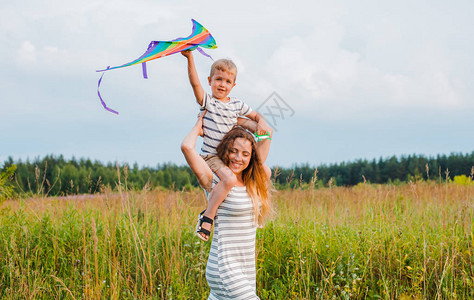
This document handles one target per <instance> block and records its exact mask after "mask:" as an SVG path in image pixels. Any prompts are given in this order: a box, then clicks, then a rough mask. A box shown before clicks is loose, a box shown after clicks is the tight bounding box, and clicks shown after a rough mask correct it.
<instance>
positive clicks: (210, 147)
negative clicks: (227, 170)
mask: <svg viewBox="0 0 474 300" xmlns="http://www.w3.org/2000/svg"><path fill="white" fill-rule="evenodd" d="M204 109H206V110H207V113H206V115H205V116H204V119H203V129H204V142H203V144H202V148H201V153H202V154H203V155H207V154H214V155H215V154H217V152H216V147H217V145H219V143H220V142H221V140H222V138H223V137H224V135H226V133H227V132H229V130H231V129H232V127H234V126H235V125H237V117H239V116H247V115H248V114H250V113H251V112H252V109H251V108H250V106H248V105H247V104H246V103H244V102H243V101H241V100H239V99H237V98H233V97H231V98H230V100H229V102H222V101H219V100H217V99H216V98H214V97H212V96H211V95H209V94H207V93H204V99H203V101H202V106H201V110H204Z"/></svg>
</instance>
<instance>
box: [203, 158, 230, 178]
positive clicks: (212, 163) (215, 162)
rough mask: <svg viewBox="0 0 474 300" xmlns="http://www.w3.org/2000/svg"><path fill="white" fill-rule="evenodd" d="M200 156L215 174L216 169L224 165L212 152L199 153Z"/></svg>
mask: <svg viewBox="0 0 474 300" xmlns="http://www.w3.org/2000/svg"><path fill="white" fill-rule="evenodd" d="M201 157H202V158H204V161H205V162H206V163H207V165H208V166H209V168H211V171H212V172H213V173H216V174H217V171H219V170H220V169H222V168H223V167H225V165H224V162H223V161H222V160H221V159H220V158H219V156H217V155H214V154H206V155H204V154H201Z"/></svg>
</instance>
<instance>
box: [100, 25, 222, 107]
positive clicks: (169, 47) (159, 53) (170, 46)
mask: <svg viewBox="0 0 474 300" xmlns="http://www.w3.org/2000/svg"><path fill="white" fill-rule="evenodd" d="M191 21H192V22H193V31H192V33H191V35H190V36H188V37H186V38H177V39H175V40H172V41H169V42H163V41H152V42H150V44H149V45H148V49H147V50H146V52H145V53H144V54H143V55H142V56H140V57H139V58H137V59H136V60H134V61H132V62H129V63H127V64H124V65H121V66H117V67H112V68H111V67H107V68H106V69H104V70H97V72H105V71H108V70H113V69H118V68H124V67H128V66H133V65H136V64H142V69H143V77H144V78H148V75H147V71H146V62H147V61H150V60H153V59H157V58H160V57H163V56H168V55H171V54H175V53H179V52H181V51H185V50H194V49H197V50H198V51H199V52H200V53H201V54H202V55H205V56H207V57H209V58H211V59H212V57H211V56H210V55H208V54H206V53H205V52H204V50H202V49H201V48H200V47H203V48H208V49H215V48H217V45H216V41H215V40H214V38H213V37H212V35H211V33H210V32H209V31H208V30H207V29H206V28H204V27H203V26H202V25H201V24H199V23H198V22H196V20H194V19H191ZM103 76H104V73H102V76H100V79H99V84H98V86H97V94H98V95H99V99H100V102H101V103H102V105H103V106H104V108H105V109H106V110H108V111H110V112H112V113H114V114H117V115H118V112H117V111H115V110H113V109H111V108H109V107H107V105H106V104H105V102H104V100H103V99H102V97H101V96H100V92H99V88H100V83H101V81H102V77H103Z"/></svg>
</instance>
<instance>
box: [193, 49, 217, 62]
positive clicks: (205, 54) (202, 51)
mask: <svg viewBox="0 0 474 300" xmlns="http://www.w3.org/2000/svg"><path fill="white" fill-rule="evenodd" d="M196 49H197V51H199V53H201V54H202V55H204V56H207V57H209V58H210V59H212V61H214V59H213V58H212V57H211V56H210V55H209V54H207V53H206V52H204V50H202V49H201V48H200V47H197V48H196Z"/></svg>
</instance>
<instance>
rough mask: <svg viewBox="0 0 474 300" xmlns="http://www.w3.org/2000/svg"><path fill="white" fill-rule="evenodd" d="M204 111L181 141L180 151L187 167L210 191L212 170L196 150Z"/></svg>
mask: <svg viewBox="0 0 474 300" xmlns="http://www.w3.org/2000/svg"><path fill="white" fill-rule="evenodd" d="M204 114H205V112H204V113H203V114H202V115H200V116H199V118H198V120H197V122H196V125H194V127H193V129H191V131H190V132H189V133H188V135H187V136H186V137H185V138H184V140H183V142H182V143H181V151H182V152H183V154H184V157H185V158H186V161H187V162H188V165H189V167H190V168H191V170H192V171H193V173H194V175H196V177H197V179H198V181H199V184H200V185H201V186H202V187H203V188H204V189H206V190H207V191H210V190H211V188H212V171H211V169H210V168H209V166H208V165H207V163H206V162H205V161H204V159H203V158H202V157H201V156H200V155H199V154H198V153H197V152H196V149H195V148H196V140H197V137H198V136H199V135H202V133H203V132H202V119H203V116H204Z"/></svg>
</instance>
